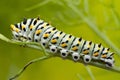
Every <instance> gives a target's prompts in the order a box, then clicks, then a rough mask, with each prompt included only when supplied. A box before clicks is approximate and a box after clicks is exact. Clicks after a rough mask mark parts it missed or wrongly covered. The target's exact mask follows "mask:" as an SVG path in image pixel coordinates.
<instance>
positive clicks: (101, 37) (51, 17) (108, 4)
mask: <svg viewBox="0 0 120 80" xmlns="http://www.w3.org/2000/svg"><path fill="white" fill-rule="evenodd" d="M119 4H120V1H119V0H94V1H93V0H24V1H23V0H10V1H8V0H2V1H1V2H0V6H1V7H0V10H1V11H0V23H1V24H0V26H1V29H0V33H2V34H4V35H5V36H7V37H9V38H12V35H11V31H10V28H9V25H10V24H11V23H13V24H14V23H17V22H20V21H22V19H23V18H24V17H26V18H34V17H37V16H40V17H41V18H42V19H44V20H45V21H47V22H50V23H51V24H52V25H53V26H55V27H57V28H58V29H59V30H62V31H64V32H66V33H70V34H73V35H75V36H78V37H81V36H82V37H83V38H84V39H86V40H92V41H93V42H95V43H100V42H101V43H103V45H104V46H107V47H110V48H111V50H112V51H114V52H116V54H115V60H116V65H117V66H120V56H119V54H120V53H118V52H119V48H120V45H119V43H120V35H119V34H120V11H119V10H120V5H119ZM42 55H43V53H42V52H40V51H38V50H34V49H30V48H24V47H20V46H18V45H11V44H8V43H5V42H3V41H0V80H7V79H8V78H9V77H10V76H12V75H14V74H15V73H17V72H18V71H19V70H20V69H21V68H22V67H23V66H24V65H25V64H26V63H27V62H28V61H30V60H32V59H35V58H38V57H40V56H42ZM89 67H90V68H91V70H92V72H93V75H94V77H95V79H96V80H109V79H110V80H113V79H115V80H117V79H120V77H119V75H120V74H118V73H114V72H110V71H107V70H103V69H100V68H97V67H93V66H89ZM77 74H79V75H80V76H79V77H81V78H80V79H81V80H82V79H83V80H90V79H91V78H90V76H89V74H88V72H87V70H86V68H85V66H84V65H83V64H80V63H75V62H73V61H70V60H63V59H61V58H54V57H53V58H50V59H48V60H45V61H42V62H38V63H35V64H33V65H31V66H29V68H28V69H27V70H26V71H25V72H24V73H23V74H22V75H21V76H20V77H19V78H18V80H40V79H42V80H80V79H79V77H77Z"/></svg>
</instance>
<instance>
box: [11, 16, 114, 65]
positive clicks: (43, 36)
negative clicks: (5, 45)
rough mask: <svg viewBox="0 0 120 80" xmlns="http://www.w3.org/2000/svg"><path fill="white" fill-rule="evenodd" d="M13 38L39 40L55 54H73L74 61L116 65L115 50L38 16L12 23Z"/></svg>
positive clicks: (30, 40) (24, 40)
mask: <svg viewBox="0 0 120 80" xmlns="http://www.w3.org/2000/svg"><path fill="white" fill-rule="evenodd" d="M11 31H12V35H13V38H14V39H15V40H18V41H23V42H37V43H39V44H41V45H42V46H43V47H44V48H45V49H46V50H49V51H50V52H51V53H53V54H59V55H60V56H61V57H62V58H67V57H68V56H71V57H72V59H73V60H74V61H76V62H77V61H80V60H81V59H82V60H83V62H84V63H90V62H91V60H94V61H96V62H101V63H103V64H104V65H105V66H107V67H113V66H114V62H115V61H114V58H113V54H114V53H113V52H110V48H105V47H103V46H102V45H101V43H100V44H96V43H93V42H92V41H86V40H84V39H83V38H82V37H80V38H78V37H75V36H73V35H71V34H66V33H65V32H62V31H59V30H57V29H56V28H55V27H53V26H52V25H50V24H49V23H47V22H45V21H44V20H42V19H40V18H39V17H38V18H29V19H24V20H23V21H22V22H20V23H17V24H14V25H13V24H11Z"/></svg>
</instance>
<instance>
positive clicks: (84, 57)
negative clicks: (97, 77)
mask: <svg viewBox="0 0 120 80" xmlns="http://www.w3.org/2000/svg"><path fill="white" fill-rule="evenodd" d="M83 60H84V62H85V63H89V62H90V61H91V56H90V55H84V56H83Z"/></svg>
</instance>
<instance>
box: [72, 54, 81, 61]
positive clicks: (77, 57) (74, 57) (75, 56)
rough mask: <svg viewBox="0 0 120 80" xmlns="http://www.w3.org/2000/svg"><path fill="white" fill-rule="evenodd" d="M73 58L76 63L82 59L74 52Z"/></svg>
mask: <svg viewBox="0 0 120 80" xmlns="http://www.w3.org/2000/svg"><path fill="white" fill-rule="evenodd" d="M72 58H73V60H74V61H78V60H79V59H80V55H79V53H76V52H73V53H72Z"/></svg>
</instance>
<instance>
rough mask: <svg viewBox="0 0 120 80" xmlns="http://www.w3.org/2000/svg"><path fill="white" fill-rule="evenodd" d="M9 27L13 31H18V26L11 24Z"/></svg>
mask: <svg viewBox="0 0 120 80" xmlns="http://www.w3.org/2000/svg"><path fill="white" fill-rule="evenodd" d="M10 27H11V29H12V30H13V31H16V32H19V31H20V30H19V29H18V28H16V27H15V26H14V25H13V24H11V25H10Z"/></svg>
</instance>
